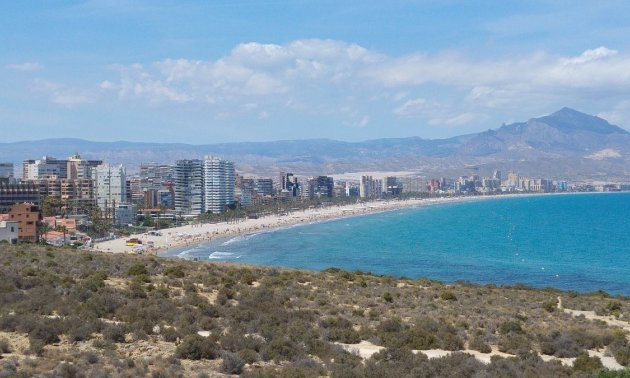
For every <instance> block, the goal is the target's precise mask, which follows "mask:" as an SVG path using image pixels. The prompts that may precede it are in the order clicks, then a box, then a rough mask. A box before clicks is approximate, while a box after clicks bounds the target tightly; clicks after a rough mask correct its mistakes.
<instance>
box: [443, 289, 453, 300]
mask: <svg viewBox="0 0 630 378" xmlns="http://www.w3.org/2000/svg"><path fill="white" fill-rule="evenodd" d="M440 298H441V299H442V300H444V301H456V300H457V297H456V296H455V293H453V292H452V291H450V290H445V291H443V292H442V293H440Z"/></svg>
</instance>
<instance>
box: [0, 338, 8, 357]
mask: <svg viewBox="0 0 630 378" xmlns="http://www.w3.org/2000/svg"><path fill="white" fill-rule="evenodd" d="M2 353H11V344H9V341H8V340H7V339H0V354H2Z"/></svg>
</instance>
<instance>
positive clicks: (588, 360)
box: [573, 352, 604, 373]
mask: <svg viewBox="0 0 630 378" xmlns="http://www.w3.org/2000/svg"><path fill="white" fill-rule="evenodd" d="M603 367H604V365H602V361H601V360H600V359H599V357H589V356H588V353H586V352H584V353H580V354H579V355H578V356H577V357H576V358H575V361H574V362H573V370H575V371H581V372H585V373H593V372H595V371H597V370H601V369H602V368H603Z"/></svg>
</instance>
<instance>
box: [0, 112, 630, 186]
mask: <svg viewBox="0 0 630 378" xmlns="http://www.w3.org/2000/svg"><path fill="white" fill-rule="evenodd" d="M76 152H80V153H81V155H82V156H83V157H84V158H88V159H93V158H94V159H96V158H97V159H103V160H105V161H108V162H112V163H123V164H125V165H127V166H128V167H129V168H128V169H129V170H130V171H133V170H135V168H137V167H138V166H139V164H140V163H147V162H158V163H172V162H174V161H175V160H177V159H184V158H201V157H203V156H204V155H220V156H223V157H225V158H227V159H230V160H233V161H234V162H236V164H237V170H238V171H241V172H244V173H250V174H258V175H275V174H276V173H277V171H278V170H288V171H292V172H294V173H296V174H339V173H344V172H360V171H413V172H418V173H421V174H425V175H430V176H439V175H447V176H456V175H461V174H470V173H471V170H472V171H476V172H479V173H480V174H487V173H489V172H491V171H492V170H493V169H501V170H505V171H507V170H514V171H517V172H519V173H520V174H523V175H531V176H537V177H541V176H544V177H558V178H568V179H573V180H576V179H592V180H597V179H607V180H628V179H630V133H629V132H628V131H626V130H624V129H622V128H620V127H618V126H615V125H611V124H610V123H608V122H607V121H606V120H604V119H601V118H599V117H595V116H591V115H588V114H584V113H581V112H578V111H576V110H573V109H569V108H563V109H561V110H559V111H557V112H555V113H553V114H551V115H548V116H544V117H540V118H532V119H530V120H529V121H527V122H519V123H513V124H510V125H503V126H501V127H500V128H498V129H494V130H488V131H484V132H480V133H475V134H468V135H461V136H456V137H453V138H448V139H434V140H430V139H422V138H419V137H410V138H395V139H376V140H368V141H364V142H342V141H336V140H331V139H309V140H288V141H276V142H255V143H223V144H207V145H189V144H181V143H136V142H91V141H85V140H80V139H48V140H39V141H28V142H14V143H0V161H9V162H14V163H15V164H16V167H19V166H20V164H21V161H22V160H25V159H34V158H40V157H41V156H42V155H44V154H47V155H50V156H54V157H58V158H65V157H67V156H70V155H72V154H74V153H76Z"/></svg>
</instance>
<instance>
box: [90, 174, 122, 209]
mask: <svg viewBox="0 0 630 378" xmlns="http://www.w3.org/2000/svg"><path fill="white" fill-rule="evenodd" d="M92 180H93V181H94V193H95V194H96V203H97V205H98V207H99V208H100V209H101V210H103V211H105V212H107V211H108V210H109V209H113V208H114V207H115V206H117V205H119V204H122V203H126V202H127V180H126V173H125V167H124V166H122V165H118V166H113V165H109V164H101V165H99V166H97V167H96V168H94V169H93V170H92Z"/></svg>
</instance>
